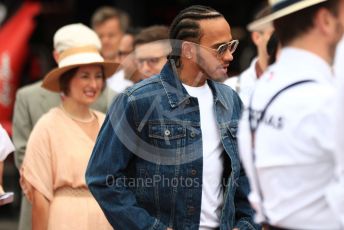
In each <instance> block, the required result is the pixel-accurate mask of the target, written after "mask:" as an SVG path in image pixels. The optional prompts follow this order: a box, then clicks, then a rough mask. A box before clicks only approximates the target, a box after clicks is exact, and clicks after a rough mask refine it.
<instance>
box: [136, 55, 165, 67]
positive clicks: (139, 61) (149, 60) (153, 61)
mask: <svg viewBox="0 0 344 230" xmlns="http://www.w3.org/2000/svg"><path fill="white" fill-rule="evenodd" d="M161 58H166V56H165V55H164V56H160V57H148V58H136V63H137V65H138V66H143V65H144V63H145V62H146V63H147V65H148V66H150V67H152V66H156V65H157V64H158V63H159V62H160V60H161Z"/></svg>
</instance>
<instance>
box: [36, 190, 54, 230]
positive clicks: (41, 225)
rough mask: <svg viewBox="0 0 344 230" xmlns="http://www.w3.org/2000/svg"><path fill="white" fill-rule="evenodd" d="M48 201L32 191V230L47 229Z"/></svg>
mask: <svg viewBox="0 0 344 230" xmlns="http://www.w3.org/2000/svg"><path fill="white" fill-rule="evenodd" d="M49 205H50V204H49V201H48V200H47V199H46V198H45V197H44V196H43V195H42V194H41V193H40V192H38V191H37V190H36V189H33V202H32V230H46V229H48V220H49Z"/></svg>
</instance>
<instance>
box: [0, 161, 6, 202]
mask: <svg viewBox="0 0 344 230" xmlns="http://www.w3.org/2000/svg"><path fill="white" fill-rule="evenodd" d="M3 170H4V162H3V161H0V195H1V194H4V193H5V191H4V189H3V187H2V176H3Z"/></svg>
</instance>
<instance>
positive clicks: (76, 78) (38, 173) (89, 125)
mask: <svg viewBox="0 0 344 230" xmlns="http://www.w3.org/2000/svg"><path fill="white" fill-rule="evenodd" d="M116 67H117V65H116V64H114V63H110V62H104V60H103V58H102V57H101V56H100V54H99V52H98V50H97V48H96V47H93V46H83V47H75V48H70V49H67V50H65V51H63V52H62V53H61V54H60V55H59V67H58V68H56V69H53V70H52V71H50V72H49V73H48V74H47V75H46V76H45V78H44V80H43V87H44V88H46V89H48V90H51V91H54V92H60V93H61V94H62V102H61V104H60V106H58V107H55V108H53V109H51V110H50V111H49V112H48V113H47V114H45V115H43V116H42V118H41V119H40V120H39V121H38V123H37V124H36V126H35V127H34V129H33V131H32V133H31V136H30V138H29V141H28V145H27V150H26V155H25V159H24V162H23V166H22V169H21V184H22V187H23V190H24V192H25V194H26V196H27V197H28V199H29V200H30V201H31V203H32V225H33V229H59V230H61V229H111V226H110V225H109V223H108V222H107V220H106V218H105V216H104V214H103V213H102V211H101V209H100V207H99V205H98V204H97V202H96V201H95V199H94V198H93V197H92V195H91V194H90V192H89V190H88V189H87V186H86V183H85V176H84V174H85V170H86V166H87V163H88V160H89V157H90V155H91V152H92V149H93V146H94V144H95V140H96V137H97V134H98V131H99V129H100V127H101V125H102V123H103V120H104V114H102V113H100V112H97V111H94V110H91V109H90V104H91V103H93V102H94V101H95V100H96V99H97V97H98V96H99V94H100V93H101V91H102V90H103V89H104V86H105V78H106V77H108V76H111V75H112V74H113V73H114V72H115V70H116Z"/></svg>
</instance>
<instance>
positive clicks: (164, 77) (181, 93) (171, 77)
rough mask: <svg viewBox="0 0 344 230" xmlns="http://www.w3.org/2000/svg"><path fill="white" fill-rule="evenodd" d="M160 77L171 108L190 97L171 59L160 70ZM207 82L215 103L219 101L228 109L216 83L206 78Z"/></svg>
mask: <svg viewBox="0 0 344 230" xmlns="http://www.w3.org/2000/svg"><path fill="white" fill-rule="evenodd" d="M160 79H161V82H162V85H163V87H164V90H165V92H166V95H167V98H168V100H169V103H170V105H171V107H172V108H175V107H177V106H179V105H180V104H182V103H183V102H184V101H186V100H187V99H189V98H190V97H191V96H190V95H189V94H188V93H187V92H186V90H185V88H184V87H183V85H182V83H181V81H180V79H179V77H178V73H177V69H176V67H175V64H174V61H173V60H170V61H168V62H167V63H166V64H165V66H164V68H163V69H162V70H161V73H160ZM207 82H208V84H209V87H210V89H211V90H212V92H213V94H214V101H215V103H217V102H220V103H221V104H222V106H223V107H224V108H225V109H227V110H228V109H229V106H228V104H227V102H226V101H225V99H224V95H222V92H221V91H220V90H219V89H218V87H217V83H215V82H213V81H212V80H207Z"/></svg>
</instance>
